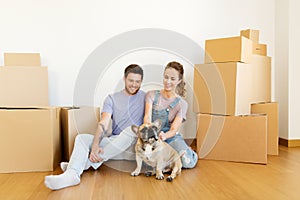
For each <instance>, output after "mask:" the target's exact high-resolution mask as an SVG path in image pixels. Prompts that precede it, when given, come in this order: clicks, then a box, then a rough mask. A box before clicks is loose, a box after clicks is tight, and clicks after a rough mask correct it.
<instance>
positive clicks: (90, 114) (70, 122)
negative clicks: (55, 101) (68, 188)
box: [61, 106, 100, 161]
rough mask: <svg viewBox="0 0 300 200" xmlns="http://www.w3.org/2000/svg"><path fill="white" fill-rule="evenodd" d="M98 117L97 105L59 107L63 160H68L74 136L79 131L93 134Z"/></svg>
mask: <svg viewBox="0 0 300 200" xmlns="http://www.w3.org/2000/svg"><path fill="white" fill-rule="evenodd" d="M99 118H100V108H97V107H89V106H82V107H64V108H62V109H61V125H62V126H61V127H62V139H63V155H64V160H66V161H68V160H69V159H70V156H71V154H72V151H73V147H74V141H75V137H76V136H77V135H78V134H80V133H88V134H95V132H96V130H97V128H98V122H99Z"/></svg>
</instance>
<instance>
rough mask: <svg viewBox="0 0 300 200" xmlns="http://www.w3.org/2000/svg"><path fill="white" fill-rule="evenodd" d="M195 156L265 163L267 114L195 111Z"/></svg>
mask: <svg viewBox="0 0 300 200" xmlns="http://www.w3.org/2000/svg"><path fill="white" fill-rule="evenodd" d="M197 118H198V119H197V122H198V123H197V136H196V137H197V153H198V157H199V159H212V160H223V161H234V162H247V163H261V164H266V163H267V116H266V115H248V116H221V115H210V114H198V115H197Z"/></svg>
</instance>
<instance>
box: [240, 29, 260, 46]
mask: <svg viewBox="0 0 300 200" xmlns="http://www.w3.org/2000/svg"><path fill="white" fill-rule="evenodd" d="M240 35H241V36H244V37H246V38H248V39H250V40H252V41H253V43H258V42H259V30H253V29H246V30H241V32H240Z"/></svg>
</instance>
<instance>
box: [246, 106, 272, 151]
mask: <svg viewBox="0 0 300 200" xmlns="http://www.w3.org/2000/svg"><path fill="white" fill-rule="evenodd" d="M251 113H253V114H266V115H267V118H268V123H267V127H268V138H267V141H268V142H267V144H268V145H267V152H268V154H269V155H278V103H277V102H272V103H267V102H265V103H256V104H252V105H251Z"/></svg>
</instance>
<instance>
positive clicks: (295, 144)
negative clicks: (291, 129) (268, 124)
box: [279, 138, 300, 147]
mask: <svg viewBox="0 0 300 200" xmlns="http://www.w3.org/2000/svg"><path fill="white" fill-rule="evenodd" d="M279 144H280V145H282V146H286V147H300V140H288V139H284V138H279Z"/></svg>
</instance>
